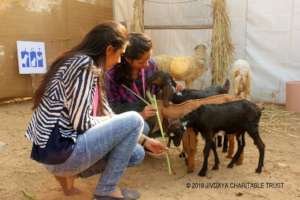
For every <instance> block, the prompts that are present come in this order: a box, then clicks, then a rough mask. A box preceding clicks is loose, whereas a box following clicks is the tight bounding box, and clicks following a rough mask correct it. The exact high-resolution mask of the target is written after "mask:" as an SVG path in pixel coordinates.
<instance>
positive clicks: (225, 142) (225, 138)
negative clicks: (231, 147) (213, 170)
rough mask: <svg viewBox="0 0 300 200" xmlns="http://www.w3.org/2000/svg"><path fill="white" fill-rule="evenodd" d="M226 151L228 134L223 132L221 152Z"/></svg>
mask: <svg viewBox="0 0 300 200" xmlns="http://www.w3.org/2000/svg"><path fill="white" fill-rule="evenodd" d="M227 151H228V136H227V134H226V133H224V140H223V151H222V152H223V153H225V152H227Z"/></svg>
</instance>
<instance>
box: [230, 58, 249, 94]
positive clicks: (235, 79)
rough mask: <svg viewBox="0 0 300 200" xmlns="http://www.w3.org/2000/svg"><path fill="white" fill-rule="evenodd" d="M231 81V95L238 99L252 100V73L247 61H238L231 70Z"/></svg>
mask: <svg viewBox="0 0 300 200" xmlns="http://www.w3.org/2000/svg"><path fill="white" fill-rule="evenodd" d="M230 76H231V77H230V80H231V85H232V90H231V94H234V95H236V96H238V97H241V98H245V99H248V100H249V99H250V97H251V82H252V73H251V69H250V65H249V63H248V62H247V61H246V60H242V59H240V60H237V61H235V62H234V64H233V67H232V68H231V74H230Z"/></svg>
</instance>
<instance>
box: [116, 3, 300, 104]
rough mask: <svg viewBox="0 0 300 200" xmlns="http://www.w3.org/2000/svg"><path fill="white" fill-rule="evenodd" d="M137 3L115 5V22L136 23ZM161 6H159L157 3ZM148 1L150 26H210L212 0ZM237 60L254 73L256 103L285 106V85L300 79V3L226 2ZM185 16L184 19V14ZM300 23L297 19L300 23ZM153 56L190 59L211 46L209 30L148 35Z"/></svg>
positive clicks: (171, 31) (253, 91)
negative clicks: (202, 47) (204, 46)
mask: <svg viewBox="0 0 300 200" xmlns="http://www.w3.org/2000/svg"><path fill="white" fill-rule="evenodd" d="M133 2H134V0H114V17H115V19H116V20H120V21H127V22H129V24H130V21H131V20H132V17H131V16H132V4H133ZM157 2H160V3H157ZM168 2H169V3H170V2H179V1H170V0H161V1H156V0H145V25H160V24H169V25H170V24H171V25H172V24H176V25H178V24H185V25H187V24H188V25H191V24H202V23H209V22H210V21H211V8H210V7H209V6H207V4H208V5H211V0H198V1H190V3H181V4H180V3H178V4H167V3H168ZM227 5H228V11H229V15H230V18H231V23H232V31H231V33H232V38H233V43H234V45H235V48H236V50H235V58H236V59H238V58H242V59H246V60H248V61H249V62H250V65H251V67H252V70H253V90H252V97H253V99H254V100H259V101H268V102H276V103H285V82H286V81H288V80H299V79H300V57H299V56H297V54H298V52H299V51H300V2H299V1H297V0H276V3H274V0H273V1H272V0H251V1H248V0H227ZM179 13H180V14H179ZM296 19H298V20H296ZM146 32H147V33H149V34H150V36H151V37H152V39H153V41H154V45H155V47H154V54H171V55H191V54H192V52H193V47H194V46H195V45H196V44H197V43H199V42H204V43H206V44H207V45H209V46H210V39H211V31H210V30H148V31H146Z"/></svg>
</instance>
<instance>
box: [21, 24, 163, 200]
mask: <svg viewBox="0 0 300 200" xmlns="http://www.w3.org/2000/svg"><path fill="white" fill-rule="evenodd" d="M126 41H127V31H126V29H125V28H124V27H123V26H122V25H121V24H118V23H115V22H107V23H103V24H100V25H98V26H96V27H94V28H93V29H92V30H91V31H90V32H89V33H88V34H87V35H86V36H85V37H84V39H83V40H82V41H81V42H80V43H79V44H78V45H77V46H75V47H74V48H72V49H71V50H69V51H67V52H65V53H64V54H63V55H62V56H60V57H59V58H57V59H56V60H55V61H54V62H53V63H52V65H51V66H50V69H49V71H48V72H47V74H46V75H45V78H44V80H43V82H42V84H41V85H40V87H39V88H38V90H37V92H36V94H35V97H34V107H33V108H34V112H33V116H32V118H31V121H30V123H29V126H28V129H27V131H26V136H27V138H28V139H29V140H31V141H32V142H33V147H32V153H31V158H32V159H34V160H36V161H38V162H40V163H43V164H44V165H45V166H46V168H47V169H48V170H49V171H50V172H51V173H53V174H54V175H55V176H56V178H57V180H58V181H59V182H60V183H61V184H62V186H63V189H64V192H65V193H69V192H72V190H73V188H72V184H71V187H70V185H69V186H68V185H67V184H66V183H67V182H68V181H70V180H71V181H72V177H75V176H77V175H78V174H80V173H81V172H83V171H85V170H86V169H88V168H90V167H91V166H93V165H96V164H97V163H99V161H102V160H103V161H105V166H104V169H103V174H102V176H101V178H100V180H99V183H98V184H97V187H96V191H95V195H94V199H137V198H138V197H139V195H138V193H137V192H135V191H132V190H121V189H119V188H118V187H117V183H118V181H119V179H120V178H121V176H122V174H123V172H124V170H125V169H126V168H127V167H128V166H133V165H136V164H138V163H140V162H141V161H142V160H143V158H144V148H143V147H142V146H141V145H140V144H138V142H140V143H142V144H143V145H144V146H146V148H147V149H150V150H151V151H153V152H154V153H161V152H163V151H164V150H165V146H164V145H163V144H161V143H160V142H159V141H157V140H154V139H150V138H147V137H146V136H144V135H142V134H140V133H141V132H142V129H143V126H144V124H143V119H142V117H141V116H140V115H139V114H138V113H136V112H126V113H123V114H120V115H113V113H112V111H111V109H110V108H109V106H108V104H107V103H106V99H105V95H104V93H103V91H101V89H100V94H102V103H101V104H102V108H103V109H105V111H106V112H104V113H111V115H110V116H111V117H109V119H107V120H103V118H102V119H101V118H100V117H93V116H91V111H92V102H93V97H94V93H95V88H96V86H97V85H98V84H97V83H98V79H99V76H102V74H103V73H104V72H105V71H106V70H108V69H109V68H110V67H111V66H113V65H114V64H116V63H117V62H118V61H119V60H120V56H121V54H122V53H123V51H124V47H125V44H126ZM101 72H102V73H101ZM100 88H101V87H100Z"/></svg>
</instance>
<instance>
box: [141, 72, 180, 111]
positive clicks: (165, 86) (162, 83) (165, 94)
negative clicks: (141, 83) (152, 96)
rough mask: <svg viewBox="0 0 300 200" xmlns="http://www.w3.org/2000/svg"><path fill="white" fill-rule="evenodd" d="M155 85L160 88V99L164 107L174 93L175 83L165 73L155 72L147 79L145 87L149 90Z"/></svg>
mask: <svg viewBox="0 0 300 200" xmlns="http://www.w3.org/2000/svg"><path fill="white" fill-rule="evenodd" d="M152 84H155V85H156V86H157V87H159V88H160V90H161V91H162V92H161V98H162V100H163V104H164V106H168V105H169V101H170V100H171V99H172V97H173V95H174V93H175V87H176V83H175V81H174V80H173V79H172V77H171V76H170V74H168V73H167V72H163V71H157V72H155V73H154V74H153V75H152V76H151V77H150V78H148V79H147V86H148V88H151V85H152Z"/></svg>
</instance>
